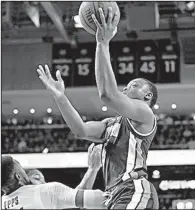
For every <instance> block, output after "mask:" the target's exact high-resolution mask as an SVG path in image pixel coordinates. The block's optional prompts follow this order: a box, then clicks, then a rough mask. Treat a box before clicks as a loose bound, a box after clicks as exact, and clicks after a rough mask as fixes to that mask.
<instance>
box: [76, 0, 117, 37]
mask: <svg viewBox="0 0 195 210" xmlns="http://www.w3.org/2000/svg"><path fill="white" fill-rule="evenodd" d="M108 7H112V12H113V14H115V12H116V11H118V12H119V16H118V22H119V20H120V10H119V7H118V5H117V3H116V2H101V1H89V2H82V4H81V5H80V8H79V17H80V21H81V24H82V26H83V28H84V29H85V30H86V31H87V32H89V33H90V34H93V35H95V34H96V25H95V23H94V21H93V19H92V17H91V15H92V14H94V15H95V16H96V18H97V20H98V21H99V23H100V24H101V19H100V14H99V10H98V9H99V8H102V10H103V12H104V16H105V19H106V21H107V18H108ZM118 22H117V24H118Z"/></svg>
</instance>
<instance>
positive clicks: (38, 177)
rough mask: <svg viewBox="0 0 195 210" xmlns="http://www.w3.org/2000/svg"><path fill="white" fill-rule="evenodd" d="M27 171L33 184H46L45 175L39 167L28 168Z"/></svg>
mask: <svg viewBox="0 0 195 210" xmlns="http://www.w3.org/2000/svg"><path fill="white" fill-rule="evenodd" d="M26 173H27V175H28V177H29V179H30V181H31V183H32V184H33V185H38V184H45V183H46V182H45V177H44V176H43V174H42V173H41V171H39V170H38V169H29V170H26Z"/></svg>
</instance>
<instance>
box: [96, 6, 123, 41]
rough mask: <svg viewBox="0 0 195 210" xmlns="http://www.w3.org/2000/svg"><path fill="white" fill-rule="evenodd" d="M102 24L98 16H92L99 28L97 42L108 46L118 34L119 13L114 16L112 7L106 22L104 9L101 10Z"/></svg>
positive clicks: (109, 9)
mask: <svg viewBox="0 0 195 210" xmlns="http://www.w3.org/2000/svg"><path fill="white" fill-rule="evenodd" d="M99 13H100V18H101V22H102V24H100V23H99V21H98V20H97V18H96V16H95V15H94V14H92V19H93V21H94V23H95V24H96V26H97V32H96V41H97V42H103V43H105V44H108V43H109V42H110V40H111V39H112V38H113V37H114V36H115V34H116V32H117V24H118V16H119V15H120V14H119V12H116V13H115V14H113V12H112V7H109V8H108V21H107V22H106V20H105V16H104V13H103V10H102V8H99Z"/></svg>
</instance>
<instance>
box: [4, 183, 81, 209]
mask: <svg viewBox="0 0 195 210" xmlns="http://www.w3.org/2000/svg"><path fill="white" fill-rule="evenodd" d="M62 186H63V187H62ZM76 192H77V190H75V189H72V188H69V187H67V186H65V185H62V184H60V183H57V182H51V183H46V184H40V185H25V186H23V187H20V188H19V189H18V190H16V191H14V192H13V193H11V194H9V195H4V196H2V209H63V208H76V206H75V197H76Z"/></svg>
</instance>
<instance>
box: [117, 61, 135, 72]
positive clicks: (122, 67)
mask: <svg viewBox="0 0 195 210" xmlns="http://www.w3.org/2000/svg"><path fill="white" fill-rule="evenodd" d="M118 72H119V74H125V73H130V74H132V73H133V63H127V64H126V63H119V71H118Z"/></svg>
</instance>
